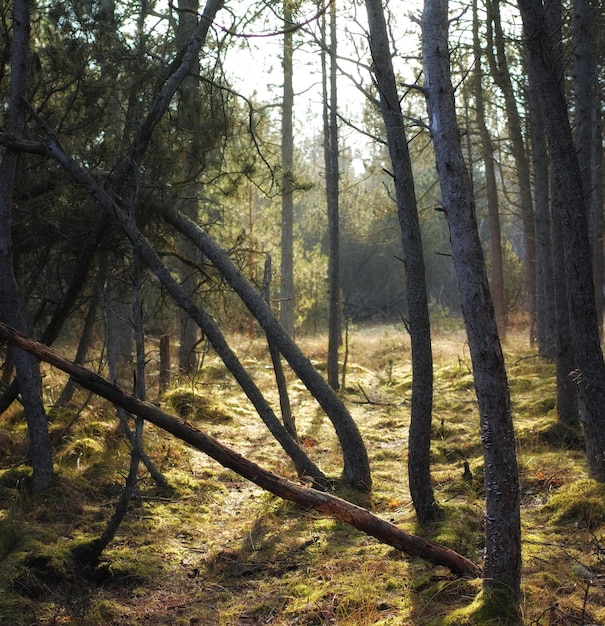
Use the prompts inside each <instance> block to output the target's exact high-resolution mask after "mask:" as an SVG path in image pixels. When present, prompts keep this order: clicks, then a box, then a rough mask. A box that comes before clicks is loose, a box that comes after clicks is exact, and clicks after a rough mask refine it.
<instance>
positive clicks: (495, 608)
mask: <svg viewBox="0 0 605 626" xmlns="http://www.w3.org/2000/svg"><path fill="white" fill-rule="evenodd" d="M522 623H523V621H522V619H521V614H520V611H519V607H518V606H517V605H516V604H514V603H511V601H510V599H509V598H508V597H507V596H506V594H501V593H498V592H495V591H492V590H488V589H482V590H481V592H480V593H479V594H478V595H477V597H476V598H475V599H474V600H473V602H472V603H471V604H470V605H469V606H467V607H464V608H461V609H457V610H456V611H453V612H452V613H450V614H449V615H448V616H447V617H446V618H445V619H444V620H443V626H516V625H521V624H522Z"/></svg>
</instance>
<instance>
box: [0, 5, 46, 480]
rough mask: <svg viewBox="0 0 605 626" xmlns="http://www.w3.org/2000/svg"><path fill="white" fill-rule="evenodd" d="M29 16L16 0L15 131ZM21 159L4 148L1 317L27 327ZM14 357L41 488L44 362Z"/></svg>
mask: <svg viewBox="0 0 605 626" xmlns="http://www.w3.org/2000/svg"><path fill="white" fill-rule="evenodd" d="M29 20H30V9H29V0H15V2H14V8H13V22H12V23H13V40H12V47H11V54H12V60H11V82H10V96H9V102H8V111H7V131H8V132H9V133H11V134H13V135H15V136H16V137H21V136H22V135H23V131H24V128H25V109H24V106H23V103H22V99H23V98H25V97H26V85H27V60H28V52H29V29H30V21H29ZM18 160H19V153H18V152H16V151H14V150H12V149H10V148H8V149H6V150H5V151H4V155H3V157H2V163H0V319H2V320H4V321H5V322H7V323H9V324H11V325H12V326H14V327H16V328H19V329H20V330H22V331H24V332H25V331H26V330H27V326H28V324H27V317H26V313H25V307H24V304H23V301H22V299H21V297H20V295H19V292H18V288H17V283H16V281H15V276H14V273H13V242H12V235H11V224H12V205H13V185H14V181H15V175H16V172H17V164H18ZM14 360H15V369H16V373H17V380H18V381H19V391H20V393H21V398H22V402H23V408H24V409H25V416H26V419H27V429H28V435H29V456H30V460H31V465H32V469H33V484H34V490H35V491H42V490H44V489H47V488H48V487H49V486H50V483H51V481H52V477H53V462H52V452H51V447H50V437H49V434H48V420H47V417H46V412H45V410H44V403H43V401H42V379H41V377H40V367H39V364H38V363H37V362H36V361H35V360H32V357H31V355H29V354H27V353H25V352H23V351H21V350H15V353H14Z"/></svg>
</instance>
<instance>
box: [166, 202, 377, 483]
mask: <svg viewBox="0 0 605 626" xmlns="http://www.w3.org/2000/svg"><path fill="white" fill-rule="evenodd" d="M164 217H165V219H166V221H167V222H168V223H169V224H171V225H172V226H174V227H175V228H176V229H177V230H178V231H179V232H181V233H183V234H185V235H187V236H188V237H189V238H191V240H192V241H194V242H195V244H196V245H197V246H198V247H199V249H200V250H201V251H202V252H203V253H204V255H205V256H206V257H207V258H208V259H209V260H210V262H211V263H212V264H213V265H214V266H215V267H216V268H217V269H218V270H219V272H220V273H221V274H222V276H223V278H224V279H225V280H226V281H227V283H229V285H230V287H231V288H232V289H233V290H234V291H235V292H236V293H237V295H238V296H239V297H240V298H241V299H242V301H243V302H244V304H245V305H246V306H247V307H248V310H249V311H250V312H251V313H252V314H253V315H254V317H256V319H257V321H258V323H259V324H260V325H261V326H262V328H263V330H264V331H265V333H266V335H267V339H268V340H269V341H272V342H273V343H274V344H275V345H276V346H277V347H278V348H279V351H280V352H281V353H282V355H283V356H284V358H285V359H286V361H288V363H289V365H290V367H291V368H292V369H293V370H294V372H296V374H297V376H298V377H299V378H300V379H301V381H302V382H303V383H304V384H305V386H306V387H307V389H308V390H309V391H310V392H311V394H312V395H313V397H314V398H315V399H316V400H317V402H319V404H320V406H321V407H322V409H323V410H324V411H325V414H326V415H327V417H328V419H329V420H330V421H331V422H332V424H333V425H334V429H335V431H336V434H337V436H338V439H339V441H340V445H341V448H342V455H343V460H344V471H343V479H344V480H345V482H347V483H349V484H351V485H352V486H353V487H354V488H355V489H358V490H360V491H370V490H371V488H372V478H371V473H370V462H369V460H368V454H367V451H366V447H365V444H364V442H363V439H362V437H361V434H360V432H359V429H358V428H357V425H356V424H355V422H354V420H353V418H352V417H351V415H350V413H349V412H348V410H347V408H346V407H345V405H344V404H343V402H342V401H341V400H340V398H339V397H338V396H337V395H336V393H335V392H334V390H333V389H332V388H331V387H330V386H329V385H328V384H327V383H326V381H325V380H324V379H323V377H322V376H321V375H320V374H319V372H317V370H316V369H315V368H314V367H313V365H311V362H310V361H309V359H307V357H305V356H304V355H303V353H302V352H301V350H300V349H299V348H298V346H297V345H296V343H295V342H294V340H293V339H292V338H291V337H290V335H289V334H288V333H287V332H286V331H285V330H284V328H283V326H281V324H279V322H278V321H277V320H276V319H275V318H274V317H273V314H272V313H271V310H270V309H269V307H268V306H267V304H266V303H265V301H264V300H263V298H262V296H261V295H260V294H259V293H258V291H257V290H256V289H255V288H254V287H253V286H252V285H251V284H250V283H249V282H248V281H247V280H246V278H245V277H244V276H243V275H242V273H241V272H240V271H239V270H238V269H237V267H235V265H234V264H233V262H232V261H231V259H230V258H229V255H228V254H227V253H226V252H225V251H224V250H223V249H222V248H221V247H220V246H219V245H217V243H216V242H215V241H213V239H212V238H211V237H210V236H209V235H208V234H207V233H206V232H204V231H203V230H202V229H201V228H200V227H199V226H198V225H197V224H194V223H193V222H192V221H191V220H189V219H187V217H185V216H184V215H181V214H179V213H178V212H177V211H175V210H167V211H166V213H165V216H164Z"/></svg>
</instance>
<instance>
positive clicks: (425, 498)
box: [366, 0, 439, 525]
mask: <svg viewBox="0 0 605 626" xmlns="http://www.w3.org/2000/svg"><path fill="white" fill-rule="evenodd" d="M366 9H367V13H368V24H369V27H370V50H371V53H372V61H373V68H374V76H375V80H376V86H377V87H378V93H379V96H380V108H381V111H382V118H383V120H384V125H385V128H386V133H387V142H388V146H389V154H390V156H391V164H392V167H393V174H394V176H395V193H396V197H397V210H398V215H399V223H400V226H401V237H402V242H403V254H404V261H405V277H406V292H407V300H408V316H409V328H410V337H411V343H412V371H413V383H412V385H413V387H412V411H411V421H410V436H409V445H408V475H409V484H410V492H411V495H412V500H413V502H414V508H415V510H416V515H417V517H418V520H419V522H420V523H421V524H422V525H426V524H428V523H430V522H432V521H435V520H436V519H437V518H438V517H439V507H438V506H437V503H436V502H435V496H434V493H433V485H432V480H431V468H430V448H431V418H432V410H433V355H432V349H431V326H430V320H429V310H428V298H427V289H426V278H425V269H424V256H423V249H422V238H421V235H420V222H419V220H418V209H417V205H416V195H415V192H414V178H413V174H412V164H411V160H410V154H409V151H408V144H407V138H406V134H405V127H404V124H403V117H402V114H401V106H400V104H399V95H398V93H397V84H396V82H395V73H394V71H393V64H392V61H391V51H390V46H389V39H388V34H387V26H386V21H385V17H384V11H383V8H382V4H381V2H380V0H366Z"/></svg>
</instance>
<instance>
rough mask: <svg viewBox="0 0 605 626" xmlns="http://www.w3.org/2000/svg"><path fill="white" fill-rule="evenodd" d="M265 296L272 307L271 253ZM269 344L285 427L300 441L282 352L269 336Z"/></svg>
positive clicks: (267, 259) (266, 271)
mask: <svg viewBox="0 0 605 626" xmlns="http://www.w3.org/2000/svg"><path fill="white" fill-rule="evenodd" d="M263 298H264V300H265V302H266V303H267V306H268V307H269V308H270V307H271V255H270V254H269V253H267V256H266V257H265V271H264V275H263ZM250 317H251V318H252V319H254V315H252V313H250ZM267 344H268V346H269V354H270V355H271V362H272V363H273V372H274V373H275V384H276V385H277V391H278V393H279V406H280V409H281V417H282V421H283V423H284V428H285V429H286V430H287V431H288V432H289V433H290V436H291V437H292V438H293V439H295V440H296V441H298V434H297V432H296V422H295V420H294V415H292V406H291V405H290V396H289V395H288V383H287V381H286V375H285V373H284V368H283V366H282V362H281V354H280V353H279V350H278V348H277V346H276V345H275V344H274V343H273V342H272V341H270V340H269V338H267Z"/></svg>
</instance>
